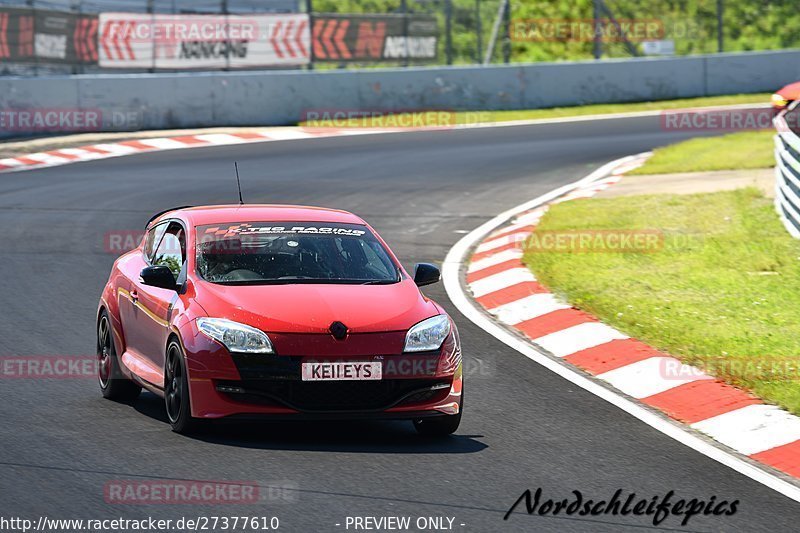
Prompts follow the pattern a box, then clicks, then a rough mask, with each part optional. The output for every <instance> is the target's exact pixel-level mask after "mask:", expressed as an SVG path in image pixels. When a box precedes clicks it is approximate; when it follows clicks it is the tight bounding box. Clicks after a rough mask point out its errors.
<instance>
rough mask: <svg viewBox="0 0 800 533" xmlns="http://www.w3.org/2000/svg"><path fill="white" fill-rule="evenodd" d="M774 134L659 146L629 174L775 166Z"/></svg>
mask: <svg viewBox="0 0 800 533" xmlns="http://www.w3.org/2000/svg"><path fill="white" fill-rule="evenodd" d="M774 136H775V132H774V131H772V130H766V131H744V132H740V133H731V134H729V135H722V136H720V137H704V138H697V139H690V140H688V141H683V142H679V143H677V144H672V145H669V146H665V147H663V148H656V150H655V151H654V153H653V157H651V158H650V159H649V160H648V161H647V162H646V163H645V164H644V165H643V166H641V167H639V168H637V169H636V170H634V171H632V172H629V173H628V174H629V175H630V174H671V173H674V172H704V171H710V170H743V169H750V168H766V167H772V166H774V165H775V156H774V155H773V150H774V148H773V147H774V144H773V140H772V138H773V137H774Z"/></svg>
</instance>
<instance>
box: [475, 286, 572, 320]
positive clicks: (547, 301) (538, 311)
mask: <svg viewBox="0 0 800 533" xmlns="http://www.w3.org/2000/svg"><path fill="white" fill-rule="evenodd" d="M570 307H572V306H571V305H569V304H565V303H563V302H560V301H558V299H556V297H555V296H553V295H552V294H550V293H549V292H544V293H541V294H531V295H530V296H526V297H525V298H521V299H519V300H516V301H514V302H511V303H509V304H505V305H501V306H500V307H495V308H494V309H492V310H491V311H489V312H490V313H491V314H493V315H494V316H496V317H497V320H499V321H500V322H502V323H503V324H508V325H509V326H513V325H515V324H519V323H520V322H525V321H526V320H530V319H532V318H538V317H540V316H543V315H546V314H548V313H552V312H553V311H558V310H560V309H569V308H570Z"/></svg>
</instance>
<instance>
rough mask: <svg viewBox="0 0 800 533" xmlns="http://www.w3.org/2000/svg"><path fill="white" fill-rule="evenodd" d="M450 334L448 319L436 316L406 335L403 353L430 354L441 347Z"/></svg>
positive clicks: (424, 321) (443, 316)
mask: <svg viewBox="0 0 800 533" xmlns="http://www.w3.org/2000/svg"><path fill="white" fill-rule="evenodd" d="M449 334H450V319H449V318H447V315H437V316H435V317H432V318H429V319H427V320H423V321H422V322H420V323H419V324H417V325H416V326H414V327H413V328H411V329H410V330H408V333H406V346H405V348H404V349H403V351H404V352H431V351H433V350H438V349H439V348H441V347H442V343H443V342H444V340H445V339H446V338H447V336H448V335H449Z"/></svg>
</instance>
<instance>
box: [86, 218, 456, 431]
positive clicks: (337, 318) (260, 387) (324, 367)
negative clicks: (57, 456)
mask: <svg viewBox="0 0 800 533" xmlns="http://www.w3.org/2000/svg"><path fill="white" fill-rule="evenodd" d="M439 277H440V274H439V270H438V269H437V268H436V267H435V266H433V265H429V264H424V263H423V264H418V265H416V268H415V272H414V277H413V278H411V277H410V276H409V275H408V274H407V273H406V271H405V270H403V267H402V266H401V265H400V262H399V261H398V260H397V258H396V257H395V256H394V254H392V252H391V251H389V248H388V247H387V245H386V243H385V242H384V241H383V240H382V239H381V238H380V237H379V236H378V235H377V233H375V231H374V230H373V229H372V228H371V227H370V226H369V225H368V224H367V223H366V222H364V221H363V220H362V219H361V218H359V217H357V216H355V215H353V214H351V213H347V212H344V211H337V210H332V209H321V208H314V207H296V206H279V205H233V206H224V205H222V206H206V207H184V208H176V209H173V210H170V211H167V212H164V213H160V214H159V215H156V216H155V217H154V218H153V219H151V221H150V222H149V223H148V225H147V232H146V234H145V237H144V239H143V240H142V243H141V245H140V246H139V247H138V248H136V249H135V250H133V251H131V252H128V253H126V254H125V255H123V256H121V257H120V258H119V259H117V260H116V261H115V263H114V267H113V269H112V271H111V275H110V277H109V279H108V283H107V284H106V286H105V289H104V291H103V295H102V297H101V300H100V305H99V309H98V313H97V332H98V334H97V354H98V359H99V378H100V388H101V390H102V392H103V396H105V397H106V398H109V399H114V400H120V401H132V400H134V399H136V398H137V397H138V395H139V393H140V392H141V390H142V389H143V388H144V389H147V390H149V391H151V392H153V393H155V394H157V395H159V396H161V397H163V398H164V399H165V405H166V412H167V416H168V418H169V421H170V424H171V425H172V428H173V430H174V431H177V432H181V433H183V432H190V431H192V430H193V429H195V428H196V427H197V425H198V424H199V423H200V422H201V420H202V419H220V418H236V417H242V418H250V417H267V418H273V419H279V418H289V419H294V418H301V419H302V418H311V419H319V418H387V419H407V420H413V422H414V425H415V427H416V428H417V430H418V431H419V432H420V433H422V434H428V435H447V434H450V433H453V432H454V431H455V430H456V429H457V428H458V425H459V423H460V421H461V411H462V405H463V396H462V362H461V346H460V342H459V337H458V332H457V330H456V327H455V324H454V323H453V321H452V320H451V319H450V317H449V316H448V315H447V314H446V313H445V311H444V310H443V309H442V308H441V307H440V306H439V305H438V304H436V303H435V302H433V301H432V300H430V299H428V298H426V297H425V296H424V295H423V294H422V293H421V292H420V290H419V287H421V286H424V285H429V284H431V283H435V282H437V281H439Z"/></svg>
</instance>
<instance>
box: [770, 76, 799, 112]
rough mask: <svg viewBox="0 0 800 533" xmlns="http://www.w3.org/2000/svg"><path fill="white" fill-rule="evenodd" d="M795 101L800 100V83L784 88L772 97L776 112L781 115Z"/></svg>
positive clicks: (773, 107)
mask: <svg viewBox="0 0 800 533" xmlns="http://www.w3.org/2000/svg"><path fill="white" fill-rule="evenodd" d="M795 100H800V81H797V82H794V83H790V84H789V85H786V86H785V87H782V88H781V89H779V90H778V91H776V92H775V94H773V95H772V99H771V103H772V109H773V110H774V112H775V113H776V114H777V113H780V112H781V111H783V110H784V109H786V108H787V107H789V105H790V104H791V103H792V102H794V101H795Z"/></svg>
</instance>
